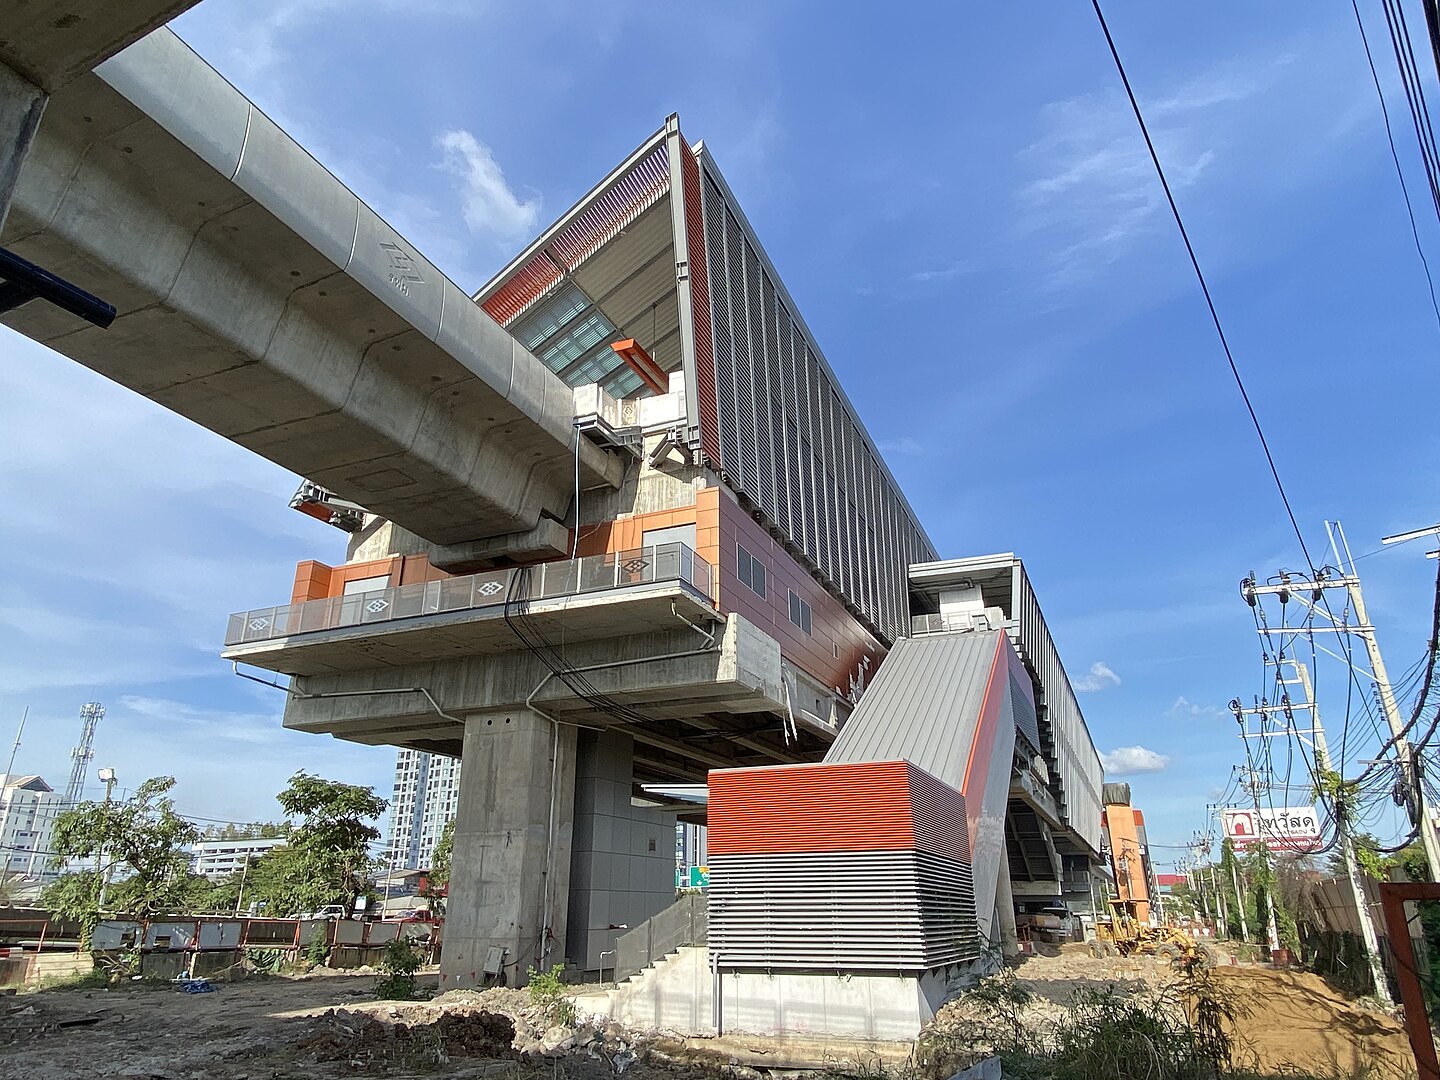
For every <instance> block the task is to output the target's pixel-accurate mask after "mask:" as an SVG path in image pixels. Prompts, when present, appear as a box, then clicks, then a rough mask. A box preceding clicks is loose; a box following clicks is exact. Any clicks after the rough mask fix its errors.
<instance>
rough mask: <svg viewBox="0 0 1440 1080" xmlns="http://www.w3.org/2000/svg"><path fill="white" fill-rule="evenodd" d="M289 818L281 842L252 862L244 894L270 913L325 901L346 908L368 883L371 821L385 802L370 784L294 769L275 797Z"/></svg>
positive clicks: (292, 911)
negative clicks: (346, 781)
mask: <svg viewBox="0 0 1440 1080" xmlns="http://www.w3.org/2000/svg"><path fill="white" fill-rule="evenodd" d="M276 799H277V800H278V801H279V803H280V806H281V808H282V809H283V810H284V811H285V814H286V816H287V817H288V818H290V819H291V820H290V823H289V826H288V829H287V831H286V833H285V846H284V847H279V848H275V849H274V850H272V851H267V852H266V853H265V854H264V855H262V856H260V857H259V858H258V859H256V860H255V861H254V862H253V863H252V864H251V865H250V884H248V885H247V886H246V890H247V893H248V894H249V895H250V896H251V897H253V898H254V899H256V900H260V901H263V902H264V904H265V910H266V912H267V913H268V914H271V915H280V916H284V915H292V914H296V913H299V912H303V911H314V910H315V909H317V908H320V907H324V906H325V905H326V904H343V905H345V907H346V908H347V909H348V908H349V907H350V906H351V905H352V904H353V903H354V901H355V898H356V897H357V896H361V895H364V894H365V893H366V892H367V891H368V888H369V884H370V875H371V871H372V870H373V868H374V864H373V860H372V859H371V858H370V850H369V849H370V845H371V844H372V843H374V842H375V841H376V840H378V839H380V831H379V830H378V829H376V828H375V827H374V826H373V825H371V824H370V822H371V821H373V820H374V819H375V818H377V817H379V816H380V815H381V814H382V813H384V811H385V807H386V806H388V805H389V804H388V803H387V802H386V801H385V800H384V799H382V798H379V797H378V796H377V795H376V794H375V792H374V790H373V789H371V788H368V787H360V786H358V785H355V784H343V783H340V782H339V781H337V780H326V779H323V778H321V777H318V776H311V775H310V774H308V773H305V772H298V773H296V774H295V775H294V776H292V777H291V778H290V785H289V786H288V787H287V788H286V789H285V790H284V791H282V792H280V794H279V795H277V796H276Z"/></svg>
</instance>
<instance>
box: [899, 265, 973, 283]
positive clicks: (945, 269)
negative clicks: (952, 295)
mask: <svg viewBox="0 0 1440 1080" xmlns="http://www.w3.org/2000/svg"><path fill="white" fill-rule="evenodd" d="M978 269H979V265H978V264H976V263H975V262H972V261H971V260H969V259H957V260H956V261H955V262H952V263H950V264H949V265H948V266H938V267H930V268H928V269H925V270H916V271H915V272H914V273H912V274H911V275H910V280H911V281H913V282H914V283H915V284H917V285H928V284H932V283H934V282H937V281H949V280H950V279H951V278H953V277H956V276H958V275H960V274H972V273H974V272H975V271H976V270H978Z"/></svg>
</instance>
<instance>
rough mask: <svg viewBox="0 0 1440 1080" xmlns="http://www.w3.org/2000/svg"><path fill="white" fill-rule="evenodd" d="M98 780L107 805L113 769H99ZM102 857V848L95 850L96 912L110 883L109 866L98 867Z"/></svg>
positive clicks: (113, 778)
mask: <svg viewBox="0 0 1440 1080" xmlns="http://www.w3.org/2000/svg"><path fill="white" fill-rule="evenodd" d="M100 782H101V783H102V784H104V785H105V805H106V806H109V805H110V799H111V796H112V794H113V793H114V791H115V770H114V769H101V770H100ZM104 857H105V852H104V849H101V850H100V851H97V852H95V873H96V874H98V875H100V895H99V897H97V898H96V900H95V910H96V912H97V913H98V912H100V911H103V910H104V909H105V888H106V886H108V885H109V884H110V868H109V867H108V866H107V867H105V869H104V870H103V872H102V870H101V868H100V864H101V860H102V859H104Z"/></svg>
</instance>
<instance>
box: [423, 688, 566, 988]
mask: <svg viewBox="0 0 1440 1080" xmlns="http://www.w3.org/2000/svg"><path fill="white" fill-rule="evenodd" d="M461 763H462V769H461V776H460V802H459V808H458V812H457V814H456V818H455V850H454V854H453V856H452V860H451V871H450V895H449V898H448V902H447V904H446V913H447V914H446V921H445V946H444V950H443V952H442V955H441V963H440V987H441V989H442V990H453V989H455V988H457V987H469V986H479V985H481V983H482V982H484V981H485V967H486V961H487V958H488V957H490V954H491V950H494V949H503V950H504V955H503V959H501V961H500V962H501V964H502V965H503V966H504V972H503V974H504V982H505V983H507V984H508V985H511V986H517V985H522V984H523V983H524V982H525V981H526V971H527V969H528V968H530V967H531V966H534V967H537V968H548V967H550V966H551V965H553V964H562V963H564V962H565V928H566V912H567V909H568V907H569V899H570V897H569V892H570V847H571V833H572V831H573V827H572V824H571V822H572V820H573V817H574V804H575V729H574V728H573V727H567V726H565V725H563V724H562V725H559V726H558V727H557V725H555V724H552V723H551V722H550V721H549V720H547V719H546V718H544V717H542V716H539V715H537V714H536V713H533V712H531V711H529V710H528V709H523V708H521V709H504V710H495V711H489V712H482V713H472V714H471V715H469V716H467V717H466V718H465V742H464V750H463V752H462V756H461ZM492 966H493V965H492Z"/></svg>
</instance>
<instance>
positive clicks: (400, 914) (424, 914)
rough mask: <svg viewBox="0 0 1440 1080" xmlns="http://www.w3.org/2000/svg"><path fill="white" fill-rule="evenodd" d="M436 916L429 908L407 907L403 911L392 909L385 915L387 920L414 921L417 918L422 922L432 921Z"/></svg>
mask: <svg viewBox="0 0 1440 1080" xmlns="http://www.w3.org/2000/svg"><path fill="white" fill-rule="evenodd" d="M434 918H435V916H434V915H433V914H432V913H431V911H430V909H429V908H406V909H405V910H403V911H392V912H390V913H389V914H388V915H386V916H385V917H384V919H385V921H386V922H399V921H412V922H413V921H417V920H418V921H420V922H431V921H433V920H434Z"/></svg>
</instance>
